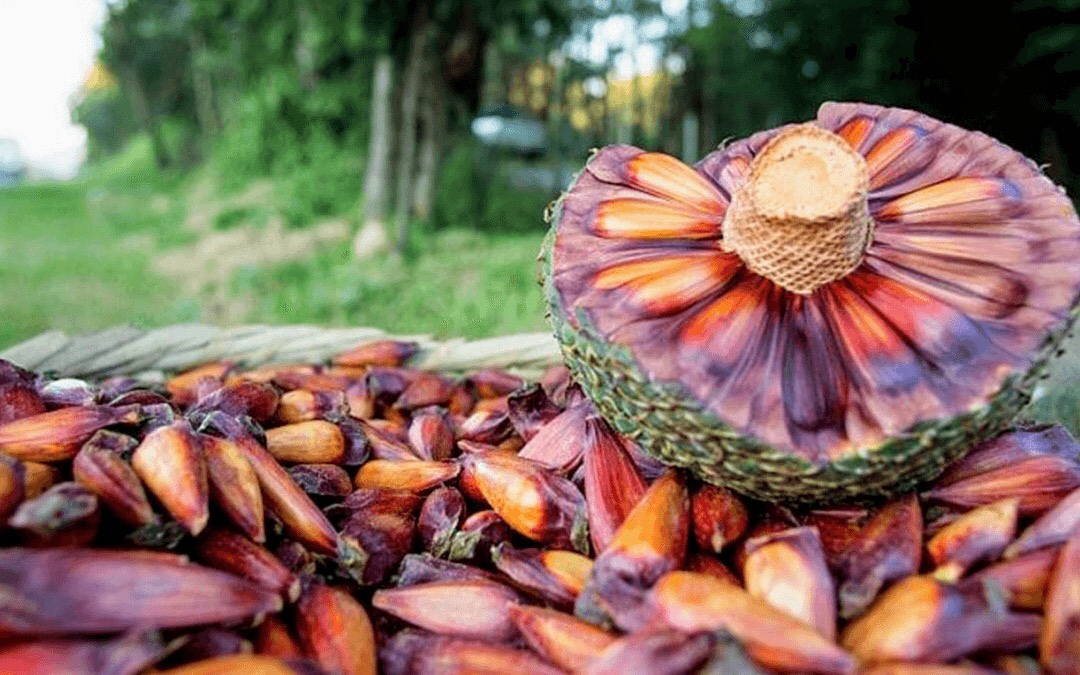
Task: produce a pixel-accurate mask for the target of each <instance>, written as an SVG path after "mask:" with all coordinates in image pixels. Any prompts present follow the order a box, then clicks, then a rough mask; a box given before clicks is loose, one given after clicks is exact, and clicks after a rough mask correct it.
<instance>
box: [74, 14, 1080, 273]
mask: <svg viewBox="0 0 1080 675" xmlns="http://www.w3.org/2000/svg"><path fill="white" fill-rule="evenodd" d="M947 6H948V10H947V11H946V10H945V5H942V4H941V3H931V2H926V1H920V0H830V1H829V2H803V1H802V0H727V1H724V2H713V1H709V0H522V1H520V2H505V1H500V0H384V1H380V2H365V3H358V2H353V1H350V0H323V1H320V2H306V1H304V0H278V1H276V2H273V3H270V2H265V0H122V1H119V2H114V3H112V4H110V6H109V15H108V20H107V22H106V24H105V26H104V29H103V31H102V37H103V41H104V48H103V49H102V52H101V57H100V58H101V64H102V66H101V67H102V72H103V73H104V74H103V75H102V76H101V77H99V80H101V81H99V82H98V83H97V85H96V86H94V87H88V90H87V92H85V95H84V97H83V99H82V101H81V103H80V104H79V106H78V108H77V111H76V115H77V117H78V119H79V120H80V121H83V122H84V123H85V124H86V126H87V127H88V129H89V131H90V136H91V143H92V149H93V153H94V155H95V156H97V157H100V156H103V155H106V154H108V153H112V152H116V151H117V150H118V149H119V148H120V147H122V145H123V143H124V141H125V139H127V138H130V137H131V136H133V135H135V134H143V135H145V136H146V137H147V138H148V139H149V141H150V145H151V148H152V151H153V156H154V160H155V163H156V164H157V166H158V167H159V168H161V169H166V170H179V171H183V170H187V169H190V168H192V167H194V166H197V165H200V164H206V163H210V164H212V165H213V166H214V167H215V168H216V169H217V171H218V173H219V174H220V175H221V176H223V177H224V179H225V181H226V183H236V184H237V186H239V184H240V183H242V182H243V181H245V180H249V179H251V178H252V177H256V176H267V175H269V176H288V177H291V178H292V179H293V180H292V181H291V185H292V187H291V189H292V190H293V192H295V194H294V195H292V197H293V201H294V202H296V203H297V204H300V205H302V206H297V207H296V208H294V209H293V211H295V213H291V214H289V216H290V222H291V224H293V225H303V224H304V221H307V220H311V219H312V218H314V217H318V216H324V215H328V214H332V213H340V212H342V211H344V210H347V209H349V208H352V207H355V208H356V209H357V212H356V214H357V215H356V223H357V227H358V228H359V229H360V230H361V231H362V232H363V233H364V234H362V235H361V236H360V238H358V241H357V246H358V249H359V252H360V253H363V254H367V253H371V252H374V251H377V250H379V249H381V248H385V247H388V246H389V247H392V248H393V249H394V250H396V251H398V252H399V253H400V252H402V251H403V250H404V249H405V248H406V247H407V245H408V241H409V231H410V226H411V225H412V224H413V223H414V222H415V221H417V220H419V221H422V222H425V223H428V224H434V225H440V224H442V225H454V226H461V225H476V224H480V225H483V224H485V223H487V224H489V225H493V226H494V225H498V226H499V227H509V228H511V229H513V228H517V227H537V228H539V227H540V222H539V213H538V212H537V211H536V210H532V211H529V212H528V214H527V215H526V214H525V210H524V209H523V210H522V213H516V212H515V208H514V207H515V206H518V205H528V206H531V205H534V204H536V203H542V201H543V199H546V198H549V197H550V196H551V195H552V194H554V193H555V192H556V191H557V190H558V189H559V188H560V187H562V186H563V184H564V183H565V181H566V179H567V178H568V176H569V175H570V173H571V172H572V170H574V169H575V168H576V167H578V166H580V164H581V161H582V159H583V158H584V154H585V152H586V151H587V150H588V148H590V147H594V146H599V145H602V144H606V143H612V142H629V143H636V144H639V145H642V146H646V147H650V148H656V149H661V150H665V151H667V152H670V153H672V154H676V155H681V156H683V157H684V158H687V159H691V158H700V157H701V156H703V155H704V154H706V153H707V152H708V151H709V150H710V149H712V148H714V147H715V146H716V145H717V144H718V143H720V142H721V141H723V140H724V139H725V138H730V137H738V136H742V135H745V134H748V133H751V132H752V131H754V130H757V129H760V128H764V127H768V126H773V125H776V124H779V123H783V122H787V121H793V120H800V119H806V118H809V117H811V116H812V115H813V114H814V110H815V109H816V107H817V106H818V105H819V104H820V102H822V101H824V100H850V99H856V100H866V101H872V102H877V103H883V104H889V105H899V106H906V107H915V108H919V109H922V110H925V111H928V112H930V113H932V114H935V115H938V116H940V117H943V118H945V119H948V120H951V121H955V122H957V123H959V124H961V125H965V126H969V127H975V128H979V129H984V130H986V131H988V132H989V133H992V134H994V135H996V136H998V137H1000V138H1002V139H1004V140H1006V141H1007V142H1010V143H1012V144H1014V145H1015V146H1016V147H1018V148H1019V149H1020V150H1022V151H1024V152H1026V153H1027V154H1028V155H1030V156H1033V157H1036V158H1038V159H1039V160H1040V161H1046V162H1048V163H1049V164H1050V169H1049V171H1050V173H1051V175H1052V176H1053V177H1054V178H1055V179H1057V180H1058V181H1061V182H1063V183H1066V184H1068V185H1070V186H1071V187H1075V186H1076V181H1077V179H1076V176H1075V172H1074V168H1073V167H1072V166H1070V162H1069V158H1068V154H1067V152H1066V151H1065V149H1066V148H1070V147H1077V140H1078V139H1077V138H1076V136H1077V129H1078V128H1080V127H1078V124H1077V122H1078V121H1080V93H1078V92H1080V50H1077V49H1076V47H1077V44H1078V35H1080V3H1077V2H1076V1H1075V0H1020V1H1017V2H1006V1H1004V0H986V1H984V2H977V3H976V2H966V1H957V2H952V3H948V5H947ZM951 17H955V18H951ZM484 109H488V110H495V111H496V112H497V113H498V115H501V116H502V117H506V116H507V115H523V116H525V119H526V120H527V121H530V122H534V123H539V125H542V129H543V131H544V132H545V137H544V141H543V144H542V147H540V148H538V149H535V148H534V149H533V151H532V152H529V153H527V154H528V156H529V160H528V161H525V160H522V159H521V158H520V157H518V156H517V155H520V154H524V153H520V152H517V153H515V152H512V151H509V152H506V151H504V152H499V151H498V149H497V148H494V149H493V148H491V147H487V146H485V144H484V143H483V142H481V141H480V140H478V139H477V137H476V136H474V135H473V134H472V133H470V127H471V125H473V123H474V122H475V121H476V120H477V118H478V116H482V115H481V113H482V112H483V111H484ZM504 150H506V149H505V148H504ZM510 150H512V149H510ZM518 150H520V148H519V149H518ZM496 167H501V168H496ZM493 186H495V188H494V189H493ZM507 189H513V190H514V191H516V192H517V193H519V194H521V195H524V196H523V197H522V198H521V199H515V200H512V201H514V202H515V203H514V204H509V205H507V204H500V203H499V201H500V200H499V197H498V196H497V194H498V193H499V192H506V190H507ZM531 193H543V195H542V197H543V199H541V198H540V196H538V197H537V198H536V199H532V200H530V199H529V198H528V195H529V194H531ZM492 200H494V201H495V203H494V204H491V203H489V202H491V201H492ZM523 218H527V219H528V220H529V221H530V222H529V223H528V224H527V225H526V224H524V223H520V222H518V221H520V220H522V219H523Z"/></svg>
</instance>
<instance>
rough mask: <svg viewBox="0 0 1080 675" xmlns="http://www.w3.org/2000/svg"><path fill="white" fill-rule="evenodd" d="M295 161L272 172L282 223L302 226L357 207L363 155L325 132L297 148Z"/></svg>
mask: <svg viewBox="0 0 1080 675" xmlns="http://www.w3.org/2000/svg"><path fill="white" fill-rule="evenodd" d="M297 150H298V152H297V153H296V155H297V159H296V163H295V164H294V165H292V166H281V167H278V168H277V169H276V171H275V174H276V175H277V176H278V179H277V181H276V182H277V184H278V185H279V186H280V189H279V192H278V199H279V208H280V210H281V212H282V213H283V214H284V215H285V222H286V223H287V224H288V225H290V226H292V227H302V226H304V225H307V224H309V223H311V222H314V221H315V220H318V219H321V218H326V217H328V216H334V215H338V214H342V213H351V212H353V211H355V210H356V205H357V202H358V200H359V198H360V176H361V174H362V171H363V161H362V158H361V157H360V156H359V155H358V154H357V153H356V152H355V151H352V152H350V151H349V150H348V149H343V148H340V147H338V146H337V145H336V144H335V143H334V141H333V139H332V138H330V137H329V135H328V134H321V135H313V136H312V137H311V138H310V139H309V141H308V142H307V144H306V145H304V146H302V147H300V148H298V149H297Z"/></svg>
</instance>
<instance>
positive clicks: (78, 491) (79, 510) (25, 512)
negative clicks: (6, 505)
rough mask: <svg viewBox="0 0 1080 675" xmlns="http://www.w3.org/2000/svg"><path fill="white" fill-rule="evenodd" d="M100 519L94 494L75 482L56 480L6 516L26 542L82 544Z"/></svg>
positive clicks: (92, 538) (94, 529)
mask: <svg viewBox="0 0 1080 675" xmlns="http://www.w3.org/2000/svg"><path fill="white" fill-rule="evenodd" d="M100 523H101V512H100V511H99V510H98V499H97V496H96V495H95V494H94V493H93V492H90V491H89V490H87V489H86V488H85V487H83V486H82V485H79V484H78V483H75V482H67V483H57V484H56V485H54V486H52V487H51V488H49V489H48V490H46V491H45V492H43V493H41V494H40V495H38V496H37V497H34V498H33V499H29V500H27V501H25V502H23V503H22V504H20V505H19V507H18V508H17V509H15V513H14V514H12V516H11V518H9V519H8V525H9V526H10V527H11V528H12V529H14V530H18V531H19V533H20V535H21V538H22V541H23V543H24V544H26V545H28V546H82V545H84V544H88V543H90V542H91V541H93V540H94V538H95V537H97V533H98V526H99V525H100Z"/></svg>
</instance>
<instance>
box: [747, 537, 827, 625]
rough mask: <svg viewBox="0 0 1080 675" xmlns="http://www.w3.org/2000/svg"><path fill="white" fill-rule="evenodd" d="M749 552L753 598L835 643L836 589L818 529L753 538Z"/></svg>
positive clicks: (750, 587)
mask: <svg viewBox="0 0 1080 675" xmlns="http://www.w3.org/2000/svg"><path fill="white" fill-rule="evenodd" d="M746 552H747V556H746V564H745V565H744V566H743V579H745V581H746V590H747V591H749V593H750V595H753V596H755V597H758V598H761V599H762V600H764V601H765V602H766V603H768V604H769V605H771V606H773V607H775V608H776V609H778V610H780V611H781V612H784V613H786V614H788V615H790V616H793V617H795V618H796V619H799V620H800V621H802V622H804V623H806V624H808V625H810V626H813V627H814V628H816V629H817V631H818V632H819V633H821V634H822V635H823V636H824V637H825V638H826V639H828V640H832V641H835V640H836V587H835V584H834V583H833V578H832V575H830V574H829V568H828V564H827V563H826V562H825V552H824V551H823V550H822V547H821V538H820V535H819V534H818V531H817V528H814V527H798V528H794V529H790V530H784V531H783V532H777V533H775V534H767V535H765V536H762V537H755V538H754V539H751V540H750V541H748V542H747V544H746Z"/></svg>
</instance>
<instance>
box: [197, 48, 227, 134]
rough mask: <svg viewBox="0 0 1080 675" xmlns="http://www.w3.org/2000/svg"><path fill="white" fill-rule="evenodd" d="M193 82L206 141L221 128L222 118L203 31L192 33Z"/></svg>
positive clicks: (200, 122) (202, 131) (200, 129)
mask: <svg viewBox="0 0 1080 675" xmlns="http://www.w3.org/2000/svg"><path fill="white" fill-rule="evenodd" d="M190 45H191V84H192V90H193V92H194V94H195V118H196V120H197V121H198V123H199V131H200V132H201V133H202V136H203V138H202V140H203V141H206V140H208V139H210V138H212V137H214V136H216V135H217V133H218V132H219V131H220V130H221V119H220V117H219V115H218V112H217V103H216V96H215V94H214V83H213V80H212V79H211V77H210V72H209V69H208V66H207V62H208V58H207V57H208V54H207V49H206V41H205V40H204V39H203V36H202V33H200V32H198V31H195V32H193V33H192V34H191V39H190Z"/></svg>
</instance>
